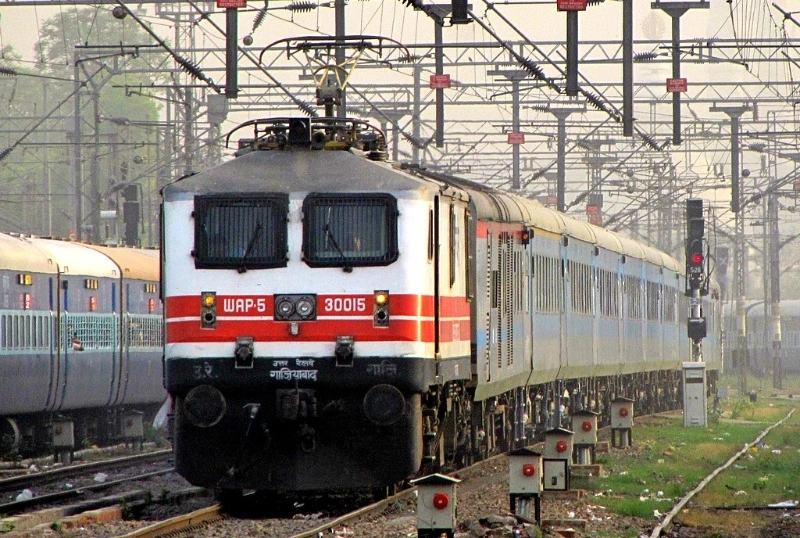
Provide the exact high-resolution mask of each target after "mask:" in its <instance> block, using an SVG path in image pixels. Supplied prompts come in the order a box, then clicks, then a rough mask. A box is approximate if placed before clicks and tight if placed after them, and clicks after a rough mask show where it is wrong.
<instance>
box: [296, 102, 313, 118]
mask: <svg viewBox="0 0 800 538" xmlns="http://www.w3.org/2000/svg"><path fill="white" fill-rule="evenodd" d="M295 104H296V105H297V106H298V107H300V110H302V111H303V112H305V113H306V114H308V115H309V116H310V117H312V118H317V117H319V114H318V113H317V111H316V109H315V108H314V107H312V106H311V105H310V104H308V103H306V102H305V101H301V100H299V99H298V100H296V101H295Z"/></svg>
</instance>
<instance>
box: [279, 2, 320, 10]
mask: <svg viewBox="0 0 800 538" xmlns="http://www.w3.org/2000/svg"><path fill="white" fill-rule="evenodd" d="M285 9H288V10H289V11H294V12H295V13H308V12H309V11H313V10H315V9H317V4H315V3H314V2H294V3H292V4H289V5H288V6H286V8H285Z"/></svg>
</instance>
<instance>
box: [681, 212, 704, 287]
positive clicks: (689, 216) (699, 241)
mask: <svg viewBox="0 0 800 538" xmlns="http://www.w3.org/2000/svg"><path fill="white" fill-rule="evenodd" d="M705 227H706V222H705V218H704V217H703V201H702V200H687V201H686V295H687V296H691V295H692V293H693V291H694V290H699V291H700V294H701V295H705V294H706V293H708V282H707V281H708V278H707V276H708V275H707V273H708V272H707V270H706V256H705V239H704V238H705Z"/></svg>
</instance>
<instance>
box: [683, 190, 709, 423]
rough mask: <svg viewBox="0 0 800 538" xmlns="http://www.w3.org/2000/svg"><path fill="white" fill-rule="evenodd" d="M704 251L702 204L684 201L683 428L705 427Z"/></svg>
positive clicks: (705, 260)
mask: <svg viewBox="0 0 800 538" xmlns="http://www.w3.org/2000/svg"><path fill="white" fill-rule="evenodd" d="M707 251H708V248H707V243H706V240H705V218H704V216H703V200H687V201H686V290H685V294H686V296H687V297H689V305H690V311H689V319H688V327H687V332H688V336H689V338H690V339H691V341H692V357H691V361H690V362H684V363H683V376H682V384H683V425H684V426H701V427H706V426H707V425H708V421H707V412H706V406H707V402H706V371H705V363H704V362H703V338H705V337H706V319H705V318H704V317H703V305H702V297H703V296H705V295H708V262H707V259H706V253H707Z"/></svg>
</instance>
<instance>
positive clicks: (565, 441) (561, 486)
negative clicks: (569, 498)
mask: <svg viewBox="0 0 800 538" xmlns="http://www.w3.org/2000/svg"><path fill="white" fill-rule="evenodd" d="M574 435H575V434H574V433H573V432H571V431H569V430H567V429H565V428H553V429H552V430H548V431H546V432H544V460H543V463H542V474H543V475H544V489H545V491H548V490H552V491H566V490H568V489H569V485H570V466H571V465H572V446H573V445H572V439H573V436H574Z"/></svg>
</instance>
